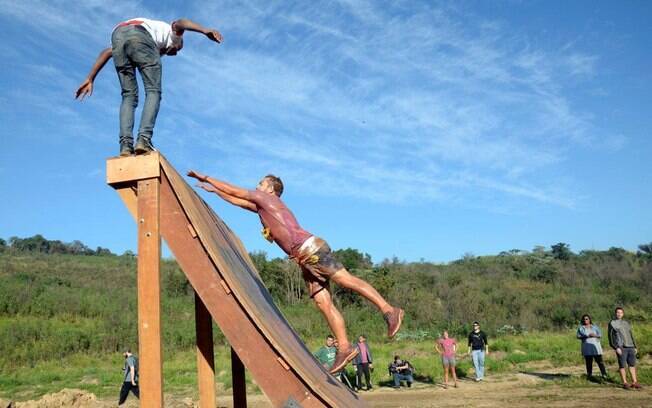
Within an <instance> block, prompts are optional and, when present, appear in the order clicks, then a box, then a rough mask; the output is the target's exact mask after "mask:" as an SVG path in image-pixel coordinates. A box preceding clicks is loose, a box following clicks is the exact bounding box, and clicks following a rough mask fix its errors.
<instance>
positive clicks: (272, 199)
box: [249, 190, 312, 255]
mask: <svg viewBox="0 0 652 408" xmlns="http://www.w3.org/2000/svg"><path fill="white" fill-rule="evenodd" d="M249 199H250V200H251V201H253V202H254V203H255V204H256V206H257V207H258V216H260V222H261V223H262V224H263V226H264V227H266V228H269V231H270V232H271V234H272V238H273V239H274V242H276V243H277V244H278V246H280V247H281V249H282V250H283V251H285V253H286V254H288V255H293V254H294V253H295V251H296V250H297V249H299V247H300V246H301V244H303V243H304V242H305V240H307V239H308V238H310V237H311V236H312V234H311V233H309V232H308V231H306V230H304V229H303V228H301V226H300V225H299V223H298V222H297V219H296V218H295V217H294V214H292V212H291V211H290V210H289V209H288V208H287V207H286V206H285V204H283V201H281V199H280V198H279V197H277V196H276V195H274V194H269V193H264V192H262V191H258V190H250V191H249Z"/></svg>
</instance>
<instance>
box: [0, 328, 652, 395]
mask: <svg viewBox="0 0 652 408" xmlns="http://www.w3.org/2000/svg"><path fill="white" fill-rule="evenodd" d="M635 328H636V334H637V335H638V337H639V338H640V339H643V338H645V337H643V334H645V333H650V331H651V330H652V325H651V324H646V325H638V326H636V327H635ZM321 342H322V340H321V339H315V338H312V339H309V340H308V341H307V345H308V347H309V349H311V350H316V349H317V348H319V347H320V345H321ZM460 343H461V344H460V346H461V347H460V348H459V351H460V354H463V353H465V352H466V350H467V348H466V344H465V343H464V342H463V341H462V342H460ZM603 343H604V342H603ZM433 344H434V340H432V339H427V340H420V341H413V340H398V341H392V342H374V341H373V338H372V339H370V346H371V348H372V351H373V354H374V361H375V364H374V370H373V372H372V382H373V383H374V384H377V385H387V384H389V380H390V377H389V375H388V373H387V364H389V362H390V361H391V360H392V359H393V356H394V355H395V354H398V355H400V356H401V357H402V358H404V359H407V360H409V361H410V362H411V363H412V364H413V365H414V366H415V368H416V370H417V372H416V379H417V381H421V382H424V383H426V384H432V383H434V382H440V381H441V380H442V377H443V371H442V366H441V362H440V359H439V357H438V356H437V355H436V354H435V352H434V349H433ZM603 345H604V346H605V360H606V363H607V367H608V371H609V372H610V374H611V376H612V378H613V379H614V380H615V384H614V385H613V386H616V385H617V384H618V383H619V379H618V376H617V371H616V365H615V359H614V358H613V355H612V354H613V353H612V352H611V350H610V349H608V346H606V345H605V344H603ZM649 347H650V345H645V346H644V348H643V350H640V353H639V354H640V355H641V356H643V355H649V354H650V349H649ZM163 352H164V365H163V373H164V374H163V375H164V387H165V392H169V393H172V394H174V395H177V396H189V397H194V398H196V397H197V385H196V384H197V382H196V380H197V378H196V355H195V352H194V350H193V349H186V350H176V351H175V350H165V349H164V351H163ZM123 361H124V360H123V358H122V356H121V354H120V353H118V352H115V353H110V354H100V355H87V354H84V353H74V354H70V355H67V356H66V357H65V358H52V359H49V360H46V361H38V362H36V363H34V364H30V365H25V366H17V367H12V368H10V369H6V370H5V371H3V374H2V375H1V376H0V397H3V398H12V399H16V400H27V399H34V398H38V397H40V396H42V395H44V394H48V393H52V392H57V391H59V390H61V389H63V388H80V389H82V390H86V391H88V392H92V393H94V394H96V395H97V396H98V397H100V398H111V397H114V396H115V395H116V394H117V392H118V390H119V387H120V383H121V381H122V370H121V369H122V364H123ZM541 361H546V362H549V363H550V364H551V365H552V366H564V367H565V366H579V367H583V360H582V357H581V356H580V353H579V341H577V340H576V339H575V338H574V331H570V330H569V331H565V332H554V333H553V332H534V333H528V334H526V335H518V336H503V337H499V338H496V339H491V338H490V354H489V356H488V357H487V359H486V362H485V363H486V369H487V375H488V376H491V375H494V374H501V373H512V372H518V371H524V370H528V365H529V364H536V363H538V362H541ZM648 361H649V360H648ZM215 367H216V369H215V370H216V378H215V380H216V382H217V384H218V390H222V391H226V392H228V389H230V387H231V365H230V349H229V347H227V346H223V345H217V346H216V347H215ZM596 369H597V368H596ZM348 371H349V375H350V376H351V377H353V369H352V367H351V366H349V367H348ZM457 372H458V375H459V376H460V378H464V377H465V376H467V377H468V376H471V374H472V363H471V360H470V358H469V357H467V356H459V357H458V367H457ZM550 380H551V381H546V382H544V383H542V384H540V385H537V386H544V387H545V386H550V385H559V386H563V387H570V388H574V387H587V386H594V385H595V384H593V383H590V382H588V381H586V378H585V377H584V375H572V376H570V377H565V376H559V377H551V378H550ZM639 380H640V382H642V383H644V384H652V366H650V365H649V363H646V362H643V363H642V364H640V366H639ZM247 383H248V390H249V392H252V393H255V392H259V390H258V388H257V387H256V386H255V384H253V383H252V382H251V379H250V378H249V376H248V378H247ZM608 385H609V384H606V386H608Z"/></svg>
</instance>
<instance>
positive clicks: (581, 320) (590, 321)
mask: <svg viewBox="0 0 652 408" xmlns="http://www.w3.org/2000/svg"><path fill="white" fill-rule="evenodd" d="M587 317H588V318H589V323H591V324H593V319H591V316H589V315H587V314H584V315H582V318H581V319H580V324H584V319H585V318H587Z"/></svg>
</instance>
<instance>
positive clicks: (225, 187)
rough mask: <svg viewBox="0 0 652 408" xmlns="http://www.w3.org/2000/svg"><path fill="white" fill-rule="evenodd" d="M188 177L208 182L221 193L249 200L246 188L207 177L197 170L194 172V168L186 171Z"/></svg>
mask: <svg viewBox="0 0 652 408" xmlns="http://www.w3.org/2000/svg"><path fill="white" fill-rule="evenodd" d="M188 177H192V178H196V179H197V180H199V181H201V182H203V183H208V184H210V185H212V186H213V187H215V188H216V189H218V190H220V191H221V192H223V193H226V194H228V195H230V196H233V197H236V198H242V199H244V200H247V201H251V200H250V199H249V191H247V189H244V188H242V187H238V186H234V185H232V184H229V183H227V182H224V181H221V180H218V179H214V178H212V177H208V176H207V175H205V174H201V173H199V172H196V171H194V170H190V171H189V172H188Z"/></svg>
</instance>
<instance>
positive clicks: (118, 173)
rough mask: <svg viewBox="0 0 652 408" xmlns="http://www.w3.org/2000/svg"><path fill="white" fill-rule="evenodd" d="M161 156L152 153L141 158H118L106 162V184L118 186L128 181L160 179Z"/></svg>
mask: <svg viewBox="0 0 652 408" xmlns="http://www.w3.org/2000/svg"><path fill="white" fill-rule="evenodd" d="M160 158H161V155H160V154H159V153H158V152H152V153H149V154H144V155H140V156H129V157H116V158H112V159H108V160H107V161H106V182H107V183H108V184H118V183H124V182H127V181H136V180H143V179H148V178H155V177H159V176H160V174H161V166H160V163H159V162H160Z"/></svg>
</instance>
